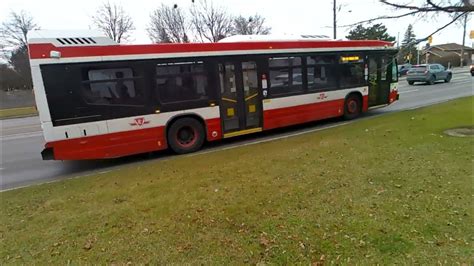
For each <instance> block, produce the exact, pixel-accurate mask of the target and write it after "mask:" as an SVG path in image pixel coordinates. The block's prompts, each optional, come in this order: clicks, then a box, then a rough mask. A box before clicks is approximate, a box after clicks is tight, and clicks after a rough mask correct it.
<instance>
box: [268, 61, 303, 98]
mask: <svg viewBox="0 0 474 266" xmlns="http://www.w3.org/2000/svg"><path fill="white" fill-rule="evenodd" d="M268 65H269V69H270V95H285V94H293V93H299V92H303V77H302V64H301V57H273V58H270V59H269V60H268Z"/></svg>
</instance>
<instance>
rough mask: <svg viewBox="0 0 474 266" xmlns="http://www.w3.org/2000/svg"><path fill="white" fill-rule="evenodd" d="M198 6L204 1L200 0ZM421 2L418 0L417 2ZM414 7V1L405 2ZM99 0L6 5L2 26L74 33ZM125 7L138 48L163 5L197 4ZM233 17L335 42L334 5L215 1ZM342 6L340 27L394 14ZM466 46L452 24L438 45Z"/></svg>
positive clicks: (400, 25) (325, 0)
mask: <svg viewBox="0 0 474 266" xmlns="http://www.w3.org/2000/svg"><path fill="white" fill-rule="evenodd" d="M195 1H196V2H197V1H199V0H195ZM414 1H416V0H414ZM400 2H410V1H400ZM100 3H101V1H98V0H78V1H65V0H2V8H1V9H0V21H5V20H6V19H8V17H9V13H10V12H11V11H20V10H22V9H23V10H25V11H27V12H28V13H30V14H31V15H32V16H33V18H34V20H35V22H36V23H37V24H38V25H39V26H40V27H41V28H42V29H54V30H73V29H88V28H89V27H91V26H92V23H91V18H90V17H91V16H92V15H93V14H94V13H95V10H96V9H97V7H98V6H99V5H100ZM110 3H119V4H121V5H123V6H124V8H125V10H126V11H127V12H128V13H129V14H130V16H131V17H132V19H133V21H134V23H135V27H136V30H135V31H134V32H133V38H132V42H133V43H150V39H149V38H148V36H147V33H146V28H147V24H148V23H149V15H150V13H151V11H152V10H153V9H155V8H157V7H158V6H159V5H160V4H161V3H164V4H167V5H170V6H172V5H173V4H175V3H176V4H178V5H179V6H180V7H188V6H190V5H191V4H192V3H191V0H157V1H146V0H133V1H125V0H122V1H120V0H110ZM214 3H216V4H219V5H221V6H223V7H225V8H226V9H227V10H228V11H229V12H231V13H233V14H236V15H237V14H242V15H244V16H250V15H253V14H255V13H258V14H260V15H262V16H263V17H265V18H266V23H267V25H268V26H270V27H271V28H272V33H275V34H324V35H328V36H331V37H332V0H318V1H316V0H289V1H283V0H278V1H276V0H214ZM338 4H341V5H342V9H341V11H340V12H339V13H338V17H339V18H338V25H346V24H352V23H354V22H357V21H361V20H365V19H369V18H372V17H376V16H380V15H384V14H392V13H393V9H390V8H388V7H386V6H384V5H382V4H380V3H379V2H378V1H377V0H352V1H351V0H338ZM449 21H450V17H449V16H447V15H439V16H437V17H430V18H415V17H407V18H402V19H398V20H386V21H382V22H383V23H384V24H385V25H386V26H387V28H388V31H389V33H390V35H392V36H395V37H397V35H399V36H400V39H403V33H404V32H405V31H406V28H407V26H408V24H410V23H411V24H413V27H414V31H415V34H416V35H417V37H418V38H421V37H426V36H427V35H429V34H430V33H431V32H433V31H434V30H435V29H436V28H437V27H440V26H442V25H444V24H446V23H447V22H449ZM473 22H474V19H471V20H470V21H469V22H468V30H467V33H466V35H467V36H466V45H467V46H471V43H472V40H470V39H469V31H470V30H474V23H473ZM348 31H349V28H338V38H344V37H345V36H346V35H347V32H348ZM447 42H456V43H461V42H462V25H461V24H457V23H455V24H452V25H451V26H449V27H448V28H446V29H445V30H443V31H441V32H440V33H438V34H435V35H434V36H433V44H440V43H447Z"/></svg>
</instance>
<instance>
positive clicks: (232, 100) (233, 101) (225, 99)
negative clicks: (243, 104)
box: [222, 97, 237, 103]
mask: <svg viewBox="0 0 474 266" xmlns="http://www.w3.org/2000/svg"><path fill="white" fill-rule="evenodd" d="M222 100H223V101H228V102H232V103H236V102H237V101H236V100H234V99H229V98H224V97H222Z"/></svg>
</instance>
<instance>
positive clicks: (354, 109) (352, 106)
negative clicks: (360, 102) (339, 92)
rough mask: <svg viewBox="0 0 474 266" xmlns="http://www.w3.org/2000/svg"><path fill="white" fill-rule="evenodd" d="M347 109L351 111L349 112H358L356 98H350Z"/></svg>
mask: <svg viewBox="0 0 474 266" xmlns="http://www.w3.org/2000/svg"><path fill="white" fill-rule="evenodd" d="M347 110H348V111H349V113H355V112H357V102H356V101H354V100H350V101H349V102H348V103H347Z"/></svg>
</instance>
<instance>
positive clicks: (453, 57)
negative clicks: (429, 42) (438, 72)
mask: <svg viewBox="0 0 474 266" xmlns="http://www.w3.org/2000/svg"><path fill="white" fill-rule="evenodd" d="M461 47H462V45H460V44H457V43H446V44H438V45H433V46H431V47H430V48H428V49H423V50H422V51H421V53H420V60H421V63H423V64H424V63H426V53H428V63H438V64H442V65H443V66H445V67H448V65H450V66H452V67H453V66H459V63H460V59H461V58H460V57H461ZM473 52H474V49H473V48H470V47H468V46H464V59H463V65H464V66H465V65H470V64H472V60H471V56H472V54H473Z"/></svg>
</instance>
